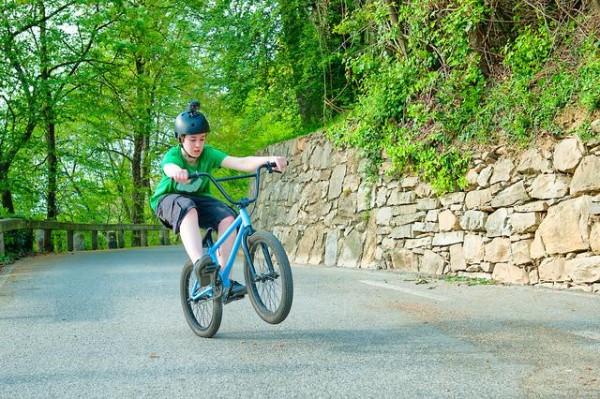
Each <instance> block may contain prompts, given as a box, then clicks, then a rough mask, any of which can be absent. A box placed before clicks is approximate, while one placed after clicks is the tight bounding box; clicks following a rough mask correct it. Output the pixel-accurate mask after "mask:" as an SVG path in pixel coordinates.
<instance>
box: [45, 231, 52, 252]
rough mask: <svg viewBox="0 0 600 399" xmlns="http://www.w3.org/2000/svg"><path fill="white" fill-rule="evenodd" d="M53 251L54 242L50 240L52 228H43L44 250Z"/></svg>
mask: <svg viewBox="0 0 600 399" xmlns="http://www.w3.org/2000/svg"><path fill="white" fill-rule="evenodd" d="M52 251H54V243H53V242H52V230H44V252H52Z"/></svg>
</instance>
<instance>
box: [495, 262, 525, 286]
mask: <svg viewBox="0 0 600 399" xmlns="http://www.w3.org/2000/svg"><path fill="white" fill-rule="evenodd" d="M492 279H494V280H495V281H497V282H499V283H503V284H520V285H526V284H529V273H527V271H526V270H525V269H523V268H521V267H518V266H514V265H511V264H508V263H498V264H496V266H495V267H494V272H493V273H492Z"/></svg>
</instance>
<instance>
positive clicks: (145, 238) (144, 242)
mask: <svg viewBox="0 0 600 399" xmlns="http://www.w3.org/2000/svg"><path fill="white" fill-rule="evenodd" d="M140 241H141V245H142V247H147V246H148V231H147V230H142V231H140Z"/></svg>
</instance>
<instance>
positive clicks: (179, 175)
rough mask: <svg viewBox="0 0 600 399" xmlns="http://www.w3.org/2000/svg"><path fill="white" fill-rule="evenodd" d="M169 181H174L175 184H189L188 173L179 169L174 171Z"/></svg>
mask: <svg viewBox="0 0 600 399" xmlns="http://www.w3.org/2000/svg"><path fill="white" fill-rule="evenodd" d="M171 179H173V180H175V181H176V182H177V183H185V184H189V182H190V178H189V176H188V171H187V170H185V169H179V170H178V171H174V172H173V175H172V176H171Z"/></svg>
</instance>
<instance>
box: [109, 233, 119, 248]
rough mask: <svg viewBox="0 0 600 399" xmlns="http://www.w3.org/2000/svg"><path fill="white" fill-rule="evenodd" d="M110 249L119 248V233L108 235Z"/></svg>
mask: <svg viewBox="0 0 600 399" xmlns="http://www.w3.org/2000/svg"><path fill="white" fill-rule="evenodd" d="M107 241H108V249H114V248H117V233H115V232H114V231H109V232H108V234H107Z"/></svg>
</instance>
